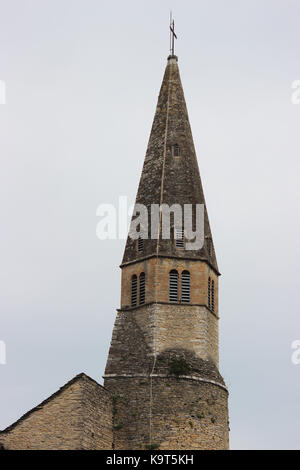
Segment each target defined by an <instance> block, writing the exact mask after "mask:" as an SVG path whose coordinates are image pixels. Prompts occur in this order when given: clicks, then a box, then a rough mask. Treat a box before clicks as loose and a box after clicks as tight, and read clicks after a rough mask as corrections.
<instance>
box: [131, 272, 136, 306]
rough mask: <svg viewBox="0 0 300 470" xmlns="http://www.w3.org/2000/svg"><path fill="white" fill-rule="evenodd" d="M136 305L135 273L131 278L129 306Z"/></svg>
mask: <svg viewBox="0 0 300 470" xmlns="http://www.w3.org/2000/svg"><path fill="white" fill-rule="evenodd" d="M136 306H137V275H136V274H134V275H133V276H132V278H131V307H136Z"/></svg>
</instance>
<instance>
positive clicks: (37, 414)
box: [0, 374, 113, 450]
mask: <svg viewBox="0 0 300 470" xmlns="http://www.w3.org/2000/svg"><path fill="white" fill-rule="evenodd" d="M112 440H113V437H112V401H111V397H110V394H109V392H108V391H107V390H105V389H104V388H103V387H101V385H99V384H98V383H96V382H95V381H93V380H92V379H90V378H89V377H87V376H86V375H85V374H80V375H79V376H77V377H75V378H74V379H73V380H72V381H70V382H68V383H67V384H66V385H65V386H64V387H63V388H62V389H60V390H59V391H58V392H56V393H55V394H54V395H52V396H51V397H49V398H48V399H47V400H45V401H44V402H43V403H41V404H40V405H39V406H37V407H36V408H34V409H33V410H31V411H29V412H28V413H27V414H26V415H24V416H23V417H22V418H20V420H18V421H17V422H16V423H15V424H13V425H12V426H11V427H9V428H7V429H6V430H4V431H3V432H1V433H0V443H1V444H2V445H3V446H4V448H5V449H13V450H17V449H21V450H28V449H33V450H47V449H50V450H77V449H111V446H112Z"/></svg>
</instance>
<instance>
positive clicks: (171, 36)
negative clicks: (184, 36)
mask: <svg viewBox="0 0 300 470" xmlns="http://www.w3.org/2000/svg"><path fill="white" fill-rule="evenodd" d="M174 38H175V39H177V36H176V34H175V23H174V20H173V19H172V12H170V53H171V55H174Z"/></svg>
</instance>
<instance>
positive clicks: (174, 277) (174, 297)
mask: <svg viewBox="0 0 300 470" xmlns="http://www.w3.org/2000/svg"><path fill="white" fill-rule="evenodd" d="M169 301H170V302H178V272H177V271H176V270H175V269H173V270H172V271H170V274H169Z"/></svg>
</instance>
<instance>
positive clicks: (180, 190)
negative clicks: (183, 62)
mask: <svg viewBox="0 0 300 470" xmlns="http://www.w3.org/2000/svg"><path fill="white" fill-rule="evenodd" d="M178 153H179V156H177V154H178ZM136 203H137V204H143V205H145V206H146V207H147V208H148V214H150V207H151V205H152V204H158V205H161V204H167V205H169V206H172V205H173V204H179V205H180V206H181V207H182V208H183V205H184V204H192V205H193V207H195V205H196V204H203V205H204V236H205V238H204V245H203V247H202V248H201V249H197V250H195V249H193V250H187V249H186V248H185V249H181V250H178V249H177V248H176V246H175V243H174V237H172V236H171V237H170V239H162V236H161V230H159V233H160V235H159V239H151V238H150V227H151V223H150V218H149V230H148V232H149V239H147V240H144V242H143V250H142V251H141V252H139V251H138V250H137V249H136V246H137V243H136V240H133V239H132V238H130V237H128V239H127V243H126V247H125V252H124V257H123V261H122V265H124V264H127V263H131V262H134V261H136V260H140V259H144V258H146V257H150V256H167V257H175V258H186V259H198V260H199V259H201V260H204V261H206V262H207V263H208V264H209V265H210V266H211V267H212V268H213V269H214V270H215V271H216V272H217V273H218V265H217V260H216V255H215V251H214V246H213V240H212V234H211V229H210V225H209V220H208V214H207V209H206V204H205V198H204V193H203V188H202V183H201V178H200V173H199V167H198V162H197V157H196V152H195V147H194V142H193V137H192V132H191V127H190V123H189V117H188V112H187V107H186V103H185V98H184V93H183V88H182V84H181V79H180V74H179V68H178V61H177V57H176V56H174V55H172V56H169V58H168V62H167V66H166V69H165V73H164V77H163V81H162V85H161V89H160V93H159V97H158V102H157V107H156V112H155V116H154V120H153V124H152V129H151V133H150V138H149V143H148V147H147V152H146V157H145V161H144V165H143V170H142V175H141V178H140V183H139V187H138V192H137V197H136ZM160 225H161V223H160ZM159 229H161V227H159Z"/></svg>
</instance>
